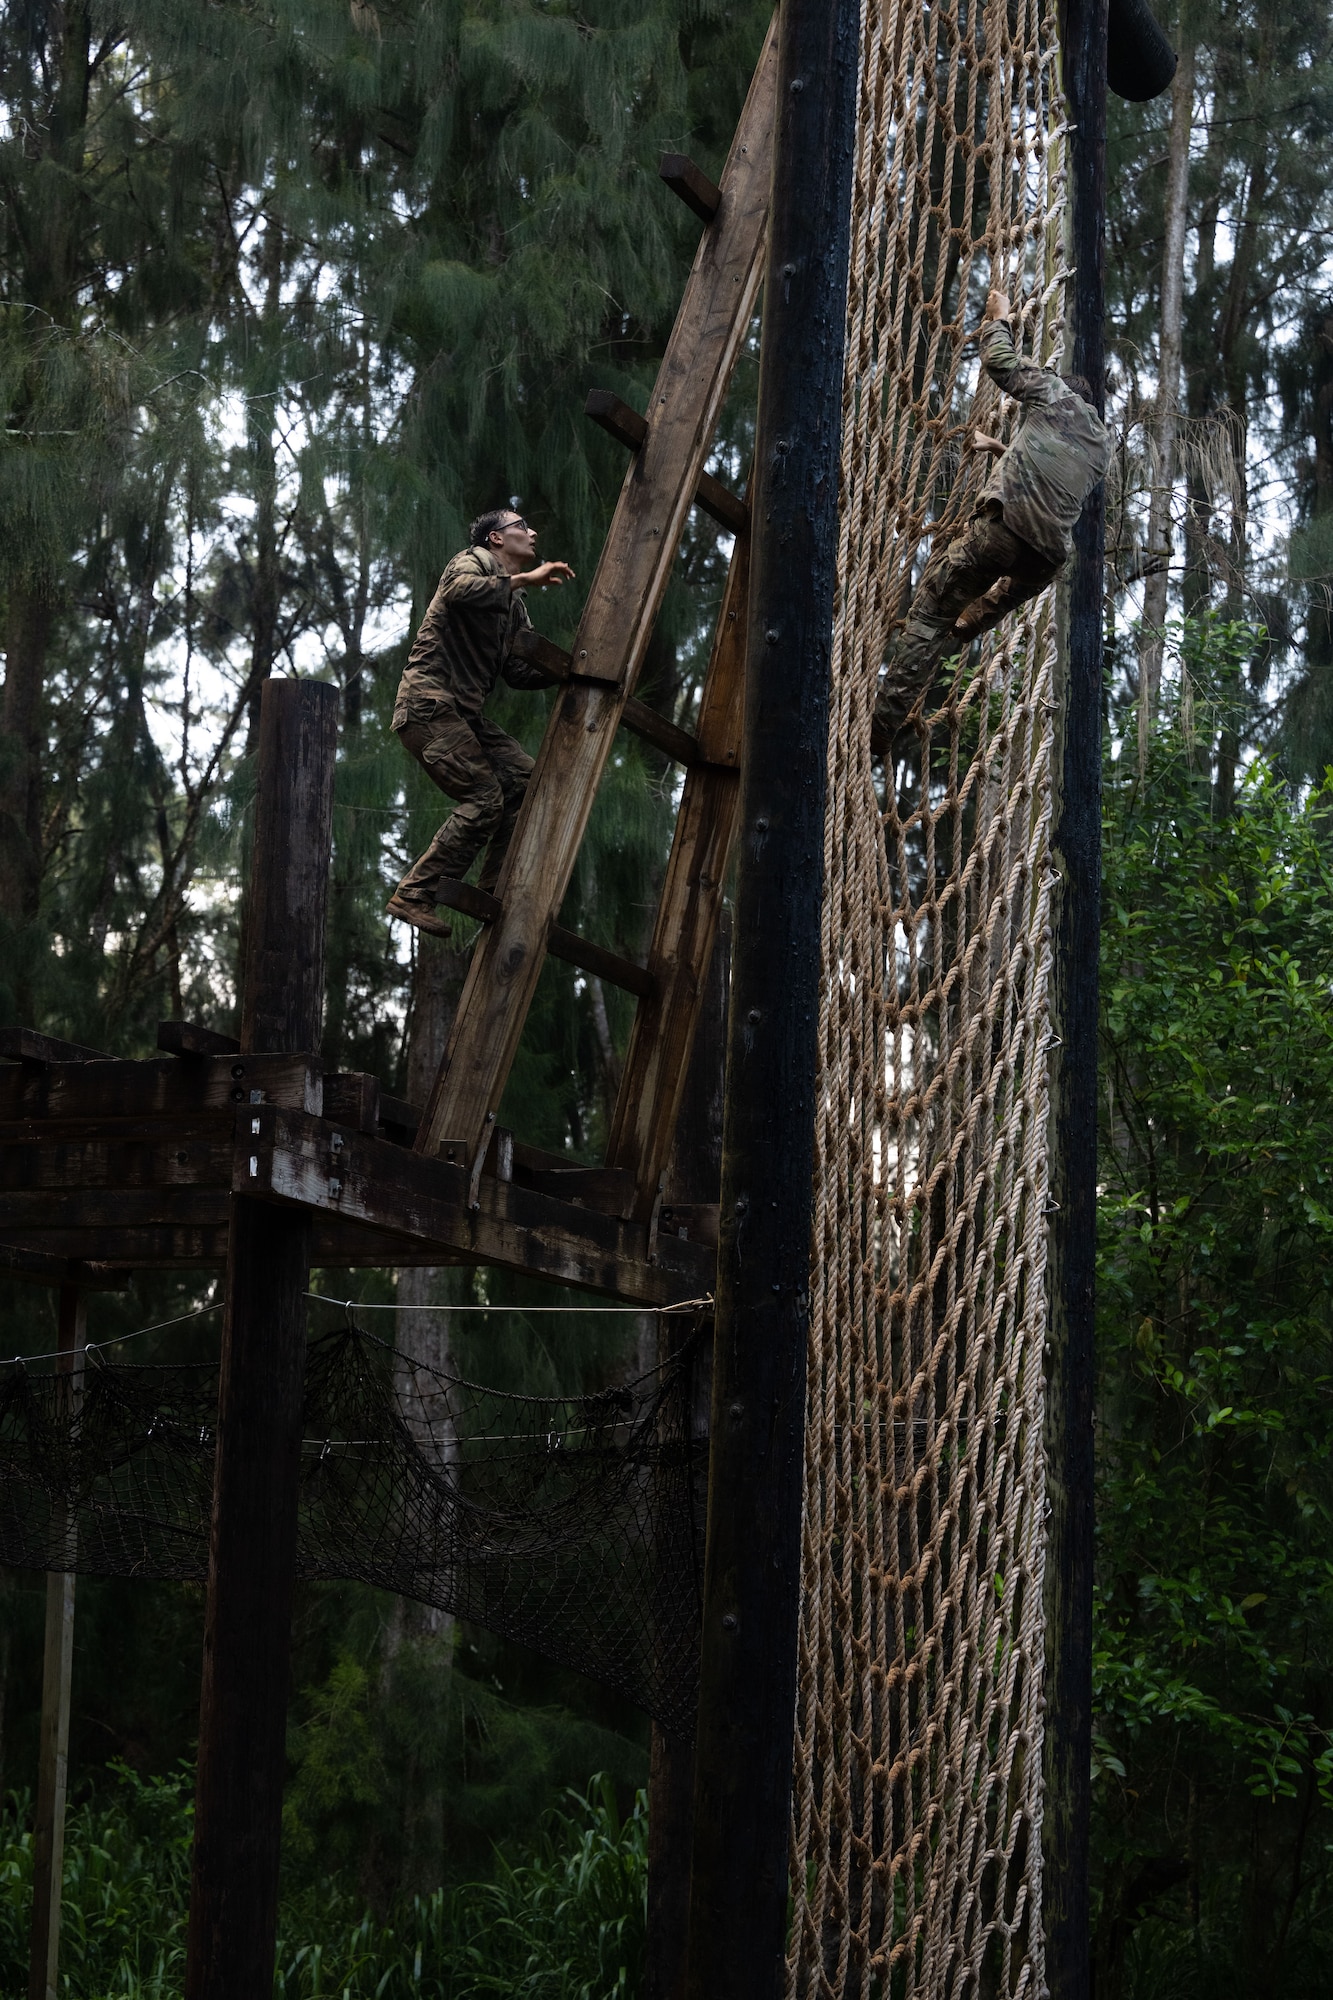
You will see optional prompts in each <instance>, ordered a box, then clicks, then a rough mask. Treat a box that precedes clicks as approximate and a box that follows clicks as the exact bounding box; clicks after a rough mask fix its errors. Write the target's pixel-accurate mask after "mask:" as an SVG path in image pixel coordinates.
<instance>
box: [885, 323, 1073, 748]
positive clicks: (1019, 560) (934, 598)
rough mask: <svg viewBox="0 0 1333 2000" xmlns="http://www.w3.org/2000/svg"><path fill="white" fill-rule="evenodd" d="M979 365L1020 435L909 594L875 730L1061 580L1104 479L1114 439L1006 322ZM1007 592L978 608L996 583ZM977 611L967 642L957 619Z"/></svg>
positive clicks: (894, 724)
mask: <svg viewBox="0 0 1333 2000" xmlns="http://www.w3.org/2000/svg"><path fill="white" fill-rule="evenodd" d="M981 359H982V363H983V365H984V367H985V369H986V371H987V373H988V374H989V375H990V377H991V379H992V380H993V381H995V382H997V383H998V384H999V386H1000V387H1001V389H1003V390H1005V391H1006V392H1007V394H1009V395H1011V396H1015V397H1017V399H1018V401H1019V402H1020V403H1021V404H1022V406H1023V410H1022V417H1021V419H1020V422H1019V426H1018V433H1017V435H1016V436H1015V438H1014V441H1013V443H1012V444H1011V445H1010V446H1009V449H1008V450H1007V451H1006V452H1005V453H1004V455H1003V457H1001V458H1000V459H999V460H998V461H997V463H996V465H995V468H994V470H993V471H992V473H991V476H990V478H989V479H988V480H987V481H986V484H985V486H984V487H983V488H982V491H981V495H980V497H979V499H978V501H977V504H976V510H975V512H974V513H973V515H972V517H971V519H970V520H967V521H964V522H963V523H962V524H961V526H960V527H959V528H958V530H957V532H956V533H955V534H954V535H953V537H952V538H951V539H950V540H949V541H946V542H942V543H941V544H940V546H939V547H937V548H935V549H934V550H932V552H931V556H930V560H929V561H928V562H927V564H926V567H925V571H924V573H923V575H922V578H921V581H920V583H919V584H918V585H917V587H916V590H915V592H914V593H913V596H912V602H911V606H910V608H909V611H908V614H907V623H906V625H905V626H904V628H903V630H902V632H901V633H900V634H899V636H898V638H897V639H896V640H895V641H894V643H893V645H892V647H891V648H890V651H889V656H888V659H887V660H886V662H885V671H884V678H883V682H882V684H881V687H880V693H879V699H878V701H877V702H876V704H875V724H876V731H877V733H879V734H882V735H891V734H892V733H893V732H894V731H895V730H897V729H900V728H901V727H902V724H903V723H904V722H905V721H906V719H907V717H908V715H909V714H910V713H911V711H912V709H913V708H914V707H915V706H916V703H917V702H918V700H919V699H920V698H921V696H922V695H923V694H925V693H926V692H928V690H929V689H930V687H931V686H932V684H933V683H934V681H935V678H936V676H937V674H938V672H939V668H940V666H941V664H942V663H943V661H945V660H946V659H947V658H948V657H949V655H950V654H951V653H956V652H957V651H958V650H959V649H960V648H961V647H962V646H965V645H968V644H970V642H971V640H972V639H974V638H976V637H978V636H979V634H981V633H983V632H989V631H990V629H991V627H992V626H993V625H998V624H999V622H1000V620H1001V619H1002V618H1004V617H1006V616H1007V615H1008V614H1009V612H1011V611H1014V610H1016V609H1017V607H1018V606H1019V605H1020V604H1026V603H1027V601H1028V599H1029V598H1031V597H1036V596H1037V595H1038V593H1039V592H1041V591H1043V590H1044V589H1045V588H1046V586H1047V584H1048V583H1050V582H1051V580H1052V579H1053V578H1054V577H1056V576H1058V575H1059V573H1060V571H1061V570H1062V569H1063V567H1064V565H1065V563H1066V562H1067V561H1068V559H1069V555H1070V552H1071V550H1072V548H1073V542H1072V540H1071V533H1072V530H1073V527H1074V524H1075V522H1076V521H1077V520H1078V517H1079V515H1080V514H1081V513H1082V511H1083V503H1084V501H1085V500H1086V499H1087V497H1088V495H1089V493H1091V491H1092V489H1093V487H1094V486H1095V485H1096V484H1097V482H1098V481H1099V480H1100V479H1102V478H1104V477H1105V475H1106V468H1107V466H1108V465H1109V463H1110V460H1111V437H1110V433H1109V431H1108V430H1107V428H1106V426H1105V424H1104V423H1103V422H1102V421H1101V418H1100V417H1099V416H1098V415H1097V413H1096V411H1095V410H1092V409H1090V408H1089V407H1088V405H1087V404H1086V403H1085V402H1084V401H1083V398H1082V397H1081V396H1080V395H1079V394H1078V393H1077V391H1076V390H1074V389H1071V388H1070V387H1069V384H1068V383H1067V382H1062V381H1061V379H1060V377H1059V376H1058V375H1057V374H1055V372H1054V371H1053V370H1052V369H1049V368H1038V367H1037V366H1036V365H1035V363H1033V362H1031V361H1023V360H1021V359H1020V358H1019V355H1018V353H1017V351H1016V349H1015V347H1014V343H1013V338H1012V336H1011V334H1010V331H1009V328H1008V326H1007V325H1006V324H1005V322H1004V321H1003V320H988V321H987V322H986V324H985V326H984V327H983V328H982V333H981ZM1002 577H1007V578H1008V579H1009V582H1008V585H1007V587H1006V589H1005V590H1004V591H1003V592H1002V593H1001V594H999V595H998V596H997V598H996V599H994V600H992V601H991V602H990V603H988V604H986V605H984V606H978V605H977V599H978V598H980V597H983V596H984V595H985V593H986V592H987V591H988V590H990V588H991V586H992V585H993V584H996V583H998V582H999V580H1000V579H1001V578H1002ZM974 606H975V607H976V609H975V611H974V612H973V617H972V620H971V621H970V627H969V630H968V632H967V633H966V635H963V634H960V633H958V632H956V631H955V630H954V626H955V624H956V622H957V620H958V618H959V616H960V615H961V614H962V613H963V612H964V611H967V610H969V608H970V607H974Z"/></svg>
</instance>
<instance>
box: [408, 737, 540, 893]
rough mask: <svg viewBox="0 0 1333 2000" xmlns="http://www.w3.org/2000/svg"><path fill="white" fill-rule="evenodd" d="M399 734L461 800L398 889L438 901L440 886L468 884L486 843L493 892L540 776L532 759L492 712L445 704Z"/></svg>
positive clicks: (484, 874)
mask: <svg viewBox="0 0 1333 2000" xmlns="http://www.w3.org/2000/svg"><path fill="white" fill-rule="evenodd" d="M398 739H399V741H400V742H401V744H402V746H403V748H404V749H405V750H406V751H407V752H408V754H409V755H410V756H413V757H415V758H416V760H417V762H418V764H420V766H421V768H422V769H423V770H424V771H425V772H426V774H427V776H428V777H430V778H432V779H433V780H434V782H435V783H436V784H437V785H438V786H439V788H440V790H441V791H442V792H447V793H448V794H449V796H450V798H451V799H457V801H458V804H457V807H456V808H455V810H454V811H453V812H452V813H450V815H449V817H448V819H447V820H446V821H445V822H444V825H443V826H442V827H441V828H440V830H439V832H438V833H437V834H436V836H435V838H434V840H432V842H431V844H430V846H429V847H428V848H427V849H426V852H425V853H424V854H423V855H422V856H421V857H420V859H419V860H417V861H414V862H413V864H412V866H411V867H410V868H409V869H408V871H407V873H406V875H404V877H403V879H402V881H401V882H400V883H399V884H398V889H397V894H398V895H400V896H406V897H407V899H408V901H409V902H422V901H428V902H431V903H434V902H435V901H437V900H438V899H437V897H436V893H435V891H436V884H437V883H439V882H441V881H453V882H461V881H462V880H463V878H464V876H465V875H466V874H467V871H468V869H469V868H470V867H471V866H472V863H473V862H474V861H475V860H476V858H477V856H478V855H479V854H480V853H481V850H482V848H483V847H485V848H486V859H485V861H484V862H483V863H482V869H481V874H480V876H479V878H478V883H477V886H478V887H479V888H481V889H493V888H494V887H495V883H496V879H497V877H498V876H499V873H500V864H501V862H502V861H503V860H504V858H505V854H506V851H507V850H508V847H509V841H510V837H511V835H512V834H513V831H514V822H515V821H516V820H517V818H518V809H519V807H520V806H521V805H522V803H523V794H524V792H525V791H526V790H527V784H528V779H529V777H530V776H531V774H532V758H531V757H529V755H528V753H527V751H526V750H525V749H523V747H522V745H521V744H518V743H515V741H514V739H513V737H512V736H506V735H505V733H504V731H503V729H498V728H497V727H496V725H495V724H494V723H493V722H491V721H489V720H488V719H487V717H486V716H484V715H474V716H466V715H460V714H459V712H458V710H457V709H456V708H437V709H436V711H435V713H434V715H432V716H431V717H430V719H429V720H428V721H423V722H408V723H407V724H405V726H404V727H403V728H402V729H400V730H399V731H398ZM488 842H489V845H487V843H488Z"/></svg>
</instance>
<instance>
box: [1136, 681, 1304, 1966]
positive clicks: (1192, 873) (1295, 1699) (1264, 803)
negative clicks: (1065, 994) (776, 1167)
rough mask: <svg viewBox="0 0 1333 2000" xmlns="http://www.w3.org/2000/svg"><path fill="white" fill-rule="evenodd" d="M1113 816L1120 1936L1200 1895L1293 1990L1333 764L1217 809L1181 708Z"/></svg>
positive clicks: (1270, 775) (1300, 1869) (1258, 768)
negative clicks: (1307, 780)
mask: <svg viewBox="0 0 1333 2000" xmlns="http://www.w3.org/2000/svg"><path fill="white" fill-rule="evenodd" d="M1108 807H1109V810H1108V818H1107V829H1106V835H1107V840H1106V864H1105V866H1106V872H1105V889H1104V899H1105V900H1104V947H1103V1054H1104V1065H1105V1074H1106V1082H1105V1099H1104V1105H1105V1120H1104V1125H1105V1129H1104V1133H1103V1147H1102V1161H1103V1165H1102V1172H1103V1176H1104V1187H1103V1192H1102V1199H1101V1204H1100V1215H1101V1263H1100V1317H1099V1328H1100V1340H1101V1369H1102V1391H1101V1399H1100V1429H1099V1473H1098V1476H1099V1546H1098V1650H1097V1662H1096V1672H1097V1702H1098V1715H1099V1721H1098V1731H1099V1745H1098V1749H1099V1769H1100V1791H1101V1812H1102V1828H1103V1835H1102V1837H1103V1841H1104V1866H1105V1881H1104V1901H1103V1923H1102V1938H1101V1944H1102V1951H1103V1955H1104V1957H1105V1958H1106V1960H1107V1964H1108V1977H1109V1978H1110V1983H1111V1987H1112V1990H1115V1985H1116V1980H1117V1979H1118V1978H1119V1976H1120V1973H1121V1971H1122V1969H1123V1968H1122V1966H1121V1963H1120V1960H1121V1956H1122V1954H1123V1951H1124V1947H1125V1941H1126V1936H1127V1933H1128V1930H1129V1929H1130V1928H1132V1926H1133V1923H1134V1922H1135V1921H1137V1919H1138V1918H1139V1917H1142V1916H1143V1915H1144V1914H1145V1912H1146V1911H1147V1910H1148V1909H1150V1908H1151V1907H1152V1906H1153V1903H1154V1897H1156V1896H1160V1895H1164V1894H1165V1893H1166V1891H1167V1890H1168V1889H1170V1888H1171V1887H1172V1886H1173V1885H1174V1884H1175V1883H1177V1882H1179V1883H1181V1884H1185V1885H1187V1888H1188V1894H1189V1896H1190V1897H1191V1898H1192V1900H1193V1907H1194V1909H1195V1911H1196V1920H1195V1930H1196V1932H1197V1933H1198V1935H1197V1936H1196V1938H1195V1947H1197V1949H1196V1950H1195V1959H1196V1960H1197V1965H1198V1966H1199V1967H1201V1966H1202V1965H1203V1964H1204V1963H1205V1961H1206V1960H1207V1959H1208V1956H1209V1951H1210V1950H1213V1951H1223V1952H1231V1953H1240V1954H1242V1955H1243V1957H1244V1958H1245V1961H1246V1963H1250V1964H1252V1965H1253V1967H1254V1969H1255V1971H1256V1974H1259V1973H1262V1975H1263V1978H1264V1981H1265V1985H1264V1988H1263V1990H1265V1991H1268V1990H1272V1991H1276V1990H1278V1987H1277V1985H1274V1984H1271V1983H1270V1982H1273V1981H1280V1977H1281V1975H1282V1972H1283V1968H1284V1967H1285V1970H1286V1973H1287V1974H1288V1975H1290V1976H1292V1977H1295V1976H1296V1974H1297V1971H1298V1964H1299V1962H1300V1961H1301V1960H1302V1958H1303V1957H1306V1956H1308V1954H1309V1952H1310V1951H1311V1950H1313V1949H1314V1946H1315V1942H1316V1941H1317V1940H1318V1939H1320V1938H1322V1939H1323V1940H1324V1943H1325V1944H1327V1942H1328V1940H1329V1936H1330V1931H1329V1926H1330V1924H1331V1923H1333V1882H1331V1881H1330V1876H1329V1869H1328V1865H1327V1843H1328V1842H1329V1841H1330V1839H1331V1838H1333V1671H1331V1669H1333V1558H1331V1557H1330V1548H1331V1547H1333V1543H1331V1541H1330V1527H1333V1478H1331V1477H1330V1472H1329V1466H1330V1453H1329V1445H1330V1441H1331V1440H1330V1391H1331V1390H1333V1179H1331V1178H1330V1176H1331V1175H1333V1166H1331V1165H1330V1162H1333V849H1331V846H1330V837H1331V836H1333V773H1330V774H1329V775H1328V776H1327V777H1326V778H1325V780H1324V782H1323V783H1322V784H1321V785H1319V786H1317V787H1316V788H1314V789H1313V790H1312V791H1311V792H1309V793H1308V794H1307V795H1304V796H1297V795H1294V794H1293V793H1292V792H1291V791H1290V790H1289V788H1288V787H1287V786H1286V785H1285V784H1284V783H1283V782H1282V781H1281V780H1280V779H1279V777H1278V776H1277V775H1276V773H1275V772H1274V770H1273V769H1272V768H1271V766H1269V765H1268V764H1266V763H1265V762H1263V761H1262V760H1258V761H1256V762H1255V763H1254V764H1252V765H1251V767H1250V769H1249V771H1248V773H1247V774H1246V776H1245V779H1244V782H1243V785H1242V787H1241V790H1240V794H1239V797H1238V799H1237V804H1236V810H1235V811H1234V813H1233V814H1231V815H1229V816H1227V817H1225V818H1217V817H1215V816H1214V812H1213V804H1212V798H1211V795H1210V791H1209V788H1208V784H1207V780H1206V774H1203V775H1202V776H1201V774H1200V772H1199V770H1198V768H1197V762H1196V758H1195V756H1194V755H1193V754H1191V751H1190V749H1189V747H1188V746H1187V745H1186V744H1185V743H1183V742H1182V739H1181V733H1180V727H1179V716H1178V715H1177V716H1176V717H1174V718H1173V720H1172V724H1171V726H1170V728H1169V729H1164V731H1163V732H1162V735H1161V738H1160V740H1159V743H1158V745H1157V746H1156V756H1155V761H1154V764H1153V766H1152V769H1151V771H1150V778H1149V783H1148V785H1147V786H1146V787H1145V788H1139V787H1132V788H1131V787H1128V786H1125V787H1120V786H1112V788H1111V789H1110V791H1109V794H1108ZM1150 1863H1151V1864H1152V1865H1153V1866H1154V1867H1157V1868H1158V1869H1159V1874H1160V1870H1161V1869H1162V1868H1165V1869H1166V1873H1165V1874H1164V1875H1160V1880H1159V1879H1158V1878H1157V1877H1153V1878H1152V1879H1153V1880H1157V1881H1158V1887H1157V1888H1156V1889H1152V1888H1151V1887H1149V1888H1147V1889H1145V1888H1144V1887H1143V1877H1144V1870H1145V1867H1147V1866H1148V1864H1150ZM1168 1863H1169V1864H1170V1865H1169V1866H1168V1865H1167V1864H1168ZM1173 1870H1174V1871H1175V1872H1174V1873H1173V1872H1172V1871H1173ZM1149 1874H1150V1875H1151V1869H1149ZM1242 1881H1243V1882H1244V1885H1245V1888H1244V1893H1243V1894H1242V1893H1240V1886H1241V1883H1242ZM1227 1883H1230V1884H1231V1885H1232V1887H1233V1888H1234V1889H1235V1890H1236V1892H1237V1893H1236V1894H1235V1895H1234V1896H1233V1897H1232V1899H1231V1901H1230V1903H1229V1904H1228V1902H1227V1898H1226V1894H1225V1893H1224V1884H1227ZM1126 1899H1128V1900H1126ZM1205 1903H1208V1904H1209V1906H1210V1908H1212V1911H1213V1916H1212V1917H1211V1918H1210V1922H1212V1923H1213V1925H1214V1928H1213V1930H1212V1932H1211V1933H1210V1934H1209V1936H1210V1937H1211V1945H1210V1944H1209V1943H1208V1939H1207V1938H1205V1936H1204V1931H1203V1929H1202V1928H1200V1927H1201V1926H1202V1925H1203V1918H1202V1915H1201V1914H1198V1913H1199V1912H1201V1911H1202V1909H1203V1906H1204V1904H1205ZM1227 1910H1229V1911H1230V1915H1229V1916H1227V1917H1225V1920H1224V1913H1225V1912H1226V1911H1227ZM1219 1926H1220V1928H1219ZM1195 1947H1192V1949H1195ZM1194 1962H1195V1961H1194V1960H1191V1963H1194ZM1159 1969H1160V1968H1159ZM1181 1976H1182V1978H1183V1977H1184V1975H1183V1973H1182V1974H1181ZM1193 1977H1194V1975H1193V1974H1191V1975H1190V1980H1191V1983H1187V1984H1182V1985H1181V1986H1179V1987H1175V1986H1171V1987H1166V1988H1146V1987H1145V1988H1143V1989H1142V1990H1144V1991H1147V1990H1162V1991H1171V1992H1177V1991H1179V1992H1193V1991H1194V1990H1195V1987H1194V1985H1193V1983H1192V1980H1193ZM1134 1990H1135V1991H1136V1992H1137V1991H1139V1990H1141V1989H1140V1987H1139V1986H1138V1985H1137V1984H1136V1985H1135V1987H1134ZM1286 1990H1292V1989H1290V1988H1288V1989H1286Z"/></svg>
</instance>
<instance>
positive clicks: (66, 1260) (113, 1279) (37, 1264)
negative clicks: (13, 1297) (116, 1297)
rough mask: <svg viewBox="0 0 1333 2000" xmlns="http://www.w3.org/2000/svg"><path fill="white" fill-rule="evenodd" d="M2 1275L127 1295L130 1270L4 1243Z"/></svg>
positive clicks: (0, 1246) (1, 1245) (0, 1248)
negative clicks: (125, 1293) (124, 1292)
mask: <svg viewBox="0 0 1333 2000" xmlns="http://www.w3.org/2000/svg"><path fill="white" fill-rule="evenodd" d="M0 1275H2V1276H4V1277H6V1278H17V1279H19V1280H21V1281H25V1282H26V1283H28V1284H31V1285H52V1286H60V1287H62V1288H63V1287H64V1286H66V1285H74V1286H76V1287H77V1288H78V1290H80V1291H84V1292H123V1291H124V1290H125V1288H126V1286H127V1285H128V1284H129V1282H130V1273H129V1271H122V1270H117V1269H114V1268H112V1267H111V1266H109V1265H107V1264H102V1263H94V1262H92V1261H90V1260H88V1259H84V1258H78V1257H59V1256H56V1255H54V1254H53V1253H52V1252H51V1251H49V1250H28V1249H22V1248H20V1247H19V1246H18V1245H17V1244H12V1243H3V1242H0Z"/></svg>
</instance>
